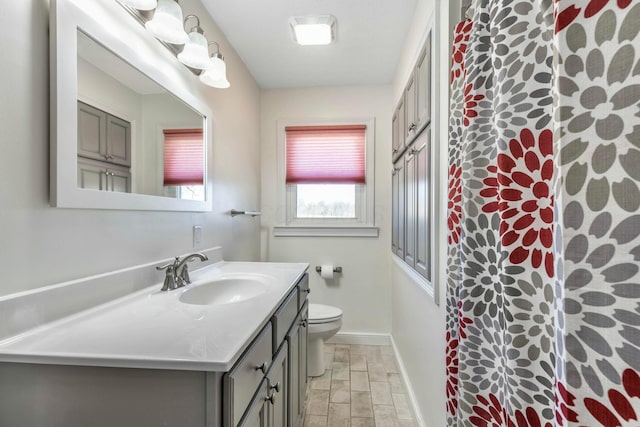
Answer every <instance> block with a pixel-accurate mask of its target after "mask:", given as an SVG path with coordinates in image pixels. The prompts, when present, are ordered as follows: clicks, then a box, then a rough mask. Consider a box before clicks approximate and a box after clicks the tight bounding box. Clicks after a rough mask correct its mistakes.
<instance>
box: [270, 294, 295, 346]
mask: <svg viewBox="0 0 640 427" xmlns="http://www.w3.org/2000/svg"><path fill="white" fill-rule="evenodd" d="M297 314H298V288H297V287H296V288H294V289H293V291H291V292H290V293H289V295H288V296H287V298H286V299H285V301H284V302H283V303H282V305H281V306H280V308H279V309H278V311H276V314H274V315H273V318H272V319H271V322H272V323H273V351H274V352H275V351H277V350H278V347H280V344H281V343H282V341H283V340H284V337H285V336H286V335H287V331H288V330H289V328H290V327H291V324H292V323H293V321H294V320H295V318H296V315H297Z"/></svg>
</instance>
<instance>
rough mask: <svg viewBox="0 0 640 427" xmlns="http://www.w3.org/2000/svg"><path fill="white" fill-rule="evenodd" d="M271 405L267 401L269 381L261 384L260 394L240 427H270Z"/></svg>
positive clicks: (251, 404) (252, 403) (256, 396)
mask: <svg viewBox="0 0 640 427" xmlns="http://www.w3.org/2000/svg"><path fill="white" fill-rule="evenodd" d="M268 405H269V403H268V401H267V380H266V378H265V379H264V380H262V383H260V387H258V392H257V393H256V395H255V396H254V398H253V400H252V401H251V403H250V404H249V407H248V408H247V412H245V414H244V417H243V418H242V421H240V424H238V426H239V427H269V406H268Z"/></svg>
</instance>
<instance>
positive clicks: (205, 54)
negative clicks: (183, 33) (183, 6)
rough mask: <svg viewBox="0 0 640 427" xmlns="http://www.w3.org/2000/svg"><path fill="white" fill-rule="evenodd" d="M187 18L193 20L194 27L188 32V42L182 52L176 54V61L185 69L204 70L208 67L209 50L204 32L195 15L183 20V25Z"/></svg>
mask: <svg viewBox="0 0 640 427" xmlns="http://www.w3.org/2000/svg"><path fill="white" fill-rule="evenodd" d="M189 18H195V20H196V26H195V27H193V28H191V31H190V32H189V41H187V43H186V44H185V45H184V48H183V49H182V52H180V53H179V54H178V60H179V61H180V62H182V63H183V64H184V65H186V66H187V67H191V68H195V69H197V70H205V69H207V68H208V67H209V48H208V46H207V39H206V38H205V37H204V30H203V29H202V28H200V20H199V19H198V17H197V16H196V15H188V16H187V17H186V18H184V22H185V24H186V23H187V21H188V20H189Z"/></svg>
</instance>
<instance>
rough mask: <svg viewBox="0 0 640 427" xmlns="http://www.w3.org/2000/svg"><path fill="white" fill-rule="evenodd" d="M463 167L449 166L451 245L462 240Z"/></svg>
mask: <svg viewBox="0 0 640 427" xmlns="http://www.w3.org/2000/svg"><path fill="white" fill-rule="evenodd" d="M460 175H462V168H460V167H459V166H456V165H451V166H450V167H449V196H448V199H449V200H448V202H447V212H448V218H447V226H448V227H449V233H448V236H447V239H448V241H449V245H451V244H453V243H456V244H457V243H458V242H460V218H461V217H462V180H461V179H460Z"/></svg>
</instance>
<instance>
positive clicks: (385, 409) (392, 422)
mask: <svg viewBox="0 0 640 427" xmlns="http://www.w3.org/2000/svg"><path fill="white" fill-rule="evenodd" d="M373 416H374V419H375V422H376V427H399V423H398V418H396V411H395V409H394V407H393V405H373Z"/></svg>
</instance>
